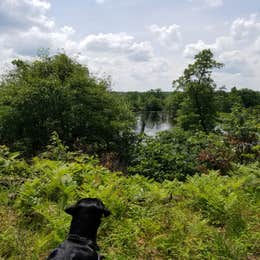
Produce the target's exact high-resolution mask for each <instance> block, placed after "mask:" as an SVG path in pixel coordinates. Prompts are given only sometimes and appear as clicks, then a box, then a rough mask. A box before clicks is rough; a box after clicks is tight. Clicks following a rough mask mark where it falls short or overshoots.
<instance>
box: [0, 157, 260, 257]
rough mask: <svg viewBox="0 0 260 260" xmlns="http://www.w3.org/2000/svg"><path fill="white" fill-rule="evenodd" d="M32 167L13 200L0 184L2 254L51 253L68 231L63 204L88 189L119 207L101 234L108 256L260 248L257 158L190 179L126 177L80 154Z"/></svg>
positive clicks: (243, 253) (249, 253)
mask: <svg viewBox="0 0 260 260" xmlns="http://www.w3.org/2000/svg"><path fill="white" fill-rule="evenodd" d="M15 160H18V161H19V159H17V158H16V159H14V161H15ZM14 161H13V162H12V164H13V163H15V162H14ZM2 167H3V165H1V166H0V168H2ZM29 168H30V171H31V172H35V173H37V174H36V175H34V177H31V178H30V179H28V180H27V181H26V182H25V183H24V184H23V185H22V187H21V188H20V189H19V190H18V195H17V198H16V199H15V204H14V205H13V204H10V202H9V200H11V198H10V197H9V196H8V195H9V191H7V190H3V189H1V190H0V194H1V197H5V198H6V199H5V200H2V203H1V205H0V209H1V210H0V212H1V213H0V221H1V226H0V232H1V234H0V238H1V239H0V249H1V250H0V257H1V258H3V259H25V258H26V259H45V258H46V256H47V255H48V252H50V250H51V249H52V248H54V247H55V246H57V244H58V243H60V242H61V241H63V240H64V239H65V237H66V233H67V231H68V228H69V224H70V216H69V215H66V214H65V213H64V211H63V210H64V207H65V206H67V205H70V204H71V203H74V202H75V200H77V199H79V198H82V197H98V198H101V199H102V200H103V201H104V203H105V205H106V206H107V207H108V208H109V209H110V210H111V212H112V215H111V216H110V217H109V218H106V219H103V221H102V225H101V228H100V232H99V234H98V242H99V244H100V247H101V249H102V252H101V253H102V254H103V255H105V256H106V258H107V259H191V258H192V259H246V258H250V257H256V256H257V252H258V251H259V248H258V247H259V233H258V230H257V224H258V218H257V216H258V215H259V213H260V212H259V165H257V164H255V165H250V166H242V167H239V166H238V167H237V168H236V169H235V170H233V172H230V174H229V175H230V176H229V177H223V176H220V175H219V174H218V173H217V172H210V173H209V174H208V175H203V176H197V175H196V176H193V177H189V178H188V180H187V182H186V183H181V182H178V181H176V180H175V181H167V182H164V183H157V182H155V181H152V180H148V179H147V178H145V177H141V176H138V175H135V176H132V177H126V176H124V175H122V174H120V173H111V172H109V171H108V170H107V169H104V168H102V167H100V166H97V165H96V164H95V162H92V161H91V160H89V161H84V160H82V159H80V158H77V157H75V158H74V161H71V162H63V161H55V160H49V159H40V158H35V159H34V161H33V162H32V164H31V165H30V166H29ZM17 170H18V169H17ZM7 215H8V218H7V217H6V216H7Z"/></svg>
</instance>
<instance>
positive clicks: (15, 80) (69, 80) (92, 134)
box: [0, 53, 133, 152]
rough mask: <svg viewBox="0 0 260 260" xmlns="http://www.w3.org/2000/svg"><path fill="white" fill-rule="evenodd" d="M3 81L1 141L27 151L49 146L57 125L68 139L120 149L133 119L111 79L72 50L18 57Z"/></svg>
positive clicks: (63, 136)
mask: <svg viewBox="0 0 260 260" xmlns="http://www.w3.org/2000/svg"><path fill="white" fill-rule="evenodd" d="M13 65H14V69H13V71H11V72H10V73H9V74H8V75H7V76H6V77H5V79H4V80H3V81H2V83H1V85H0V88H1V93H2V95H1V97H0V107H1V109H0V113H1V114H0V137H1V142H2V143H5V144H8V145H9V146H11V147H15V148H16V149H22V150H25V151H27V152H32V151H37V150H40V149H41V148H42V147H44V146H45V145H46V144H47V143H48V140H49V138H50V135H51V134H52V133H53V132H54V131H56V132H57V133H58V135H59V136H60V138H61V139H62V140H63V141H64V142H65V144H66V145H69V146H71V147H72V146H73V145H74V144H75V143H77V144H82V145H84V146H85V147H88V148H89V149H90V150H91V149H97V148H98V149H105V150H108V149H114V148H115V146H117V144H119V143H120V140H121V139H122V137H123V136H124V134H125V133H126V132H128V131H129V129H130V126H131V124H132V122H133V116H132V114H131V112H130V110H129V108H128V105H127V104H125V103H124V102H123V101H122V100H121V99H120V98H118V97H115V95H114V94H113V93H111V92H110V91H109V85H110V84H109V82H108V81H107V80H104V79H97V78H95V77H94V76H92V75H91V74H90V72H89V70H88V68H87V67H86V66H83V65H81V64H79V63H78V62H76V61H75V60H73V59H71V58H69V57H68V56H67V55H66V54H63V53H61V54H57V55H54V56H51V57H50V56H46V55H45V56H43V57H40V58H38V59H36V60H35V61H33V62H26V61H23V60H14V61H13Z"/></svg>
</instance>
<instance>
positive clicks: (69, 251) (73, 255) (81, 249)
mask: <svg viewBox="0 0 260 260" xmlns="http://www.w3.org/2000/svg"><path fill="white" fill-rule="evenodd" d="M65 212H66V213H68V214H70V215H71V216H72V221H71V226H70V231H69V235H68V238H67V239H66V240H65V241H64V242H63V243H62V244H60V245H59V246H58V247H57V248H56V249H54V250H53V251H52V252H51V254H50V255H49V257H48V260H72V259H73V260H86V259H87V260H97V259H101V258H100V256H99V255H98V253H97V251H98V250H99V248H98V245H97V242H96V238H97V230H98V227H99V225H100V223H101V218H102V216H104V217H107V216H109V215H110V211H109V210H108V209H107V208H106V207H105V205H104V204H103V202H102V201H101V200H99V199H96V198H86V199H81V200H79V201H78V202H77V203H76V204H75V205H73V206H70V207H68V208H66V209H65Z"/></svg>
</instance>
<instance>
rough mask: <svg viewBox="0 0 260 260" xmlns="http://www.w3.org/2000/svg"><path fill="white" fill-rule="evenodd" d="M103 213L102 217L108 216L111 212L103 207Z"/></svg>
mask: <svg viewBox="0 0 260 260" xmlns="http://www.w3.org/2000/svg"><path fill="white" fill-rule="evenodd" d="M103 214H104V217H108V216H109V215H110V214H111V212H110V210H109V209H107V208H104V209H103Z"/></svg>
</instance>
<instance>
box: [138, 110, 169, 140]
mask: <svg viewBox="0 0 260 260" xmlns="http://www.w3.org/2000/svg"><path fill="white" fill-rule="evenodd" d="M136 118H137V124H136V128H135V131H136V133H145V134H147V135H150V136H155V135H156V133H158V132H160V131H165V130H169V129H170V128H172V123H171V122H170V117H169V115H168V114H167V113H164V112H158V111H143V112H139V113H137V115H136Z"/></svg>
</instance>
